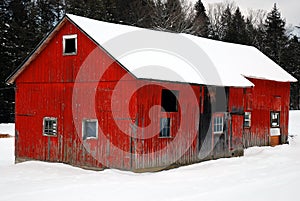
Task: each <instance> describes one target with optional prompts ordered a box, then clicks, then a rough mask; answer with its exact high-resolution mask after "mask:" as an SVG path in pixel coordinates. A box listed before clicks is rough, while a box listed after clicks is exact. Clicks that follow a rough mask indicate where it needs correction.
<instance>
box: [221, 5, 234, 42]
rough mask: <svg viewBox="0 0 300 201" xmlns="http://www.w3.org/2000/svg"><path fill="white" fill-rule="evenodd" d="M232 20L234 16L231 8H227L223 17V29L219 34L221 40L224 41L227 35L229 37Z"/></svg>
mask: <svg viewBox="0 0 300 201" xmlns="http://www.w3.org/2000/svg"><path fill="white" fill-rule="evenodd" d="M231 20H232V14H231V10H230V8H229V6H227V7H226V9H225V10H224V13H223V14H222V16H221V27H220V30H219V33H218V37H219V39H220V40H224V39H225V37H226V35H228V32H229V28H230V24H231Z"/></svg>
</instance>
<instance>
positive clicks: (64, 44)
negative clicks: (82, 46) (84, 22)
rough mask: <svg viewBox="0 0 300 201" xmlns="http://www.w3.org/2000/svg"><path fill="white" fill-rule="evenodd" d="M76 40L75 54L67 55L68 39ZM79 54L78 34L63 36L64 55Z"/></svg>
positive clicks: (73, 53)
mask: <svg viewBox="0 0 300 201" xmlns="http://www.w3.org/2000/svg"><path fill="white" fill-rule="evenodd" d="M73 38H74V39H75V52H72V53H65V48H66V39H73ZM76 54H77V34H72V35H64V36H63V55H66V56H69V55H76Z"/></svg>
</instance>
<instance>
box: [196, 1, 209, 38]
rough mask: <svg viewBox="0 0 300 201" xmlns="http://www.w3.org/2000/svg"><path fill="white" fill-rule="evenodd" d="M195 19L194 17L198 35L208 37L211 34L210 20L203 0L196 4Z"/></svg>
mask: <svg viewBox="0 0 300 201" xmlns="http://www.w3.org/2000/svg"><path fill="white" fill-rule="evenodd" d="M195 11H196V14H195V19H194V26H195V27H196V33H195V35H197V36H202V37H208V36H209V27H210V22H209V18H208V16H207V14H206V10H205V7H204V5H203V3H202V1H201V0H198V1H197V2H196V4H195Z"/></svg>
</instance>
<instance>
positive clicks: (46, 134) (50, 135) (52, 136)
mask: <svg viewBox="0 0 300 201" xmlns="http://www.w3.org/2000/svg"><path fill="white" fill-rule="evenodd" d="M43 136H45V137H57V134H56V135H47V134H44V133H43Z"/></svg>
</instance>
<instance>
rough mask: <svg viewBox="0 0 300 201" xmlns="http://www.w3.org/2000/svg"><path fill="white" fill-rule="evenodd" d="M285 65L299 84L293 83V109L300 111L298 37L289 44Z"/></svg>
mask: <svg viewBox="0 0 300 201" xmlns="http://www.w3.org/2000/svg"><path fill="white" fill-rule="evenodd" d="M281 62H282V63H283V65H284V66H285V67H286V70H287V71H288V72H289V73H291V74H292V75H293V76H294V77H295V78H296V79H298V82H296V83H291V101H290V103H291V109H297V110H299V109H300V102H299V101H300V85H299V80H300V42H299V40H298V38H297V37H296V36H294V37H293V38H291V39H290V40H289V42H288V45H287V48H286V49H285V51H284V53H283V55H282V61H281Z"/></svg>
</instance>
